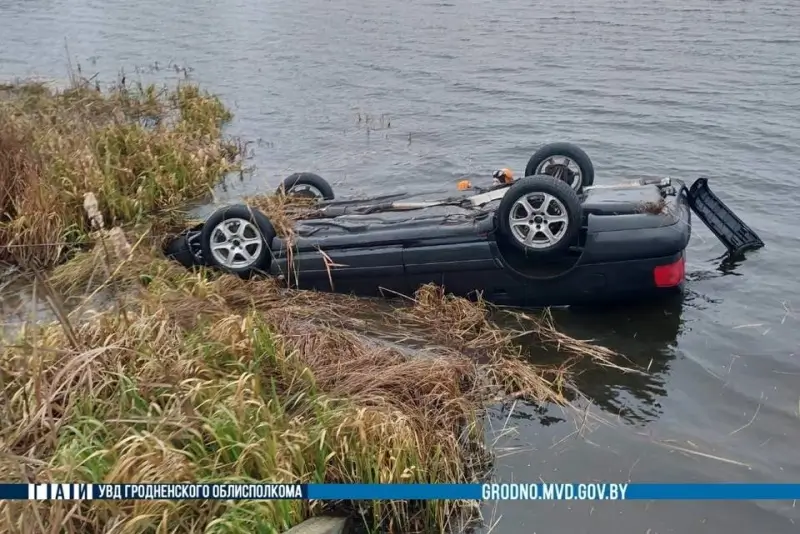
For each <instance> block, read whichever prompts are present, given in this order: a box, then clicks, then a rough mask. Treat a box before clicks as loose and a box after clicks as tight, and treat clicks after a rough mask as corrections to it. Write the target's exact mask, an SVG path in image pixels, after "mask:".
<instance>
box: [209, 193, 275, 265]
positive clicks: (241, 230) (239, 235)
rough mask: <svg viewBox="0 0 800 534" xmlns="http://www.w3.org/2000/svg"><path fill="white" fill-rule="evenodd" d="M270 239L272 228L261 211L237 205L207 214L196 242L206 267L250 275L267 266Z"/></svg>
mask: <svg viewBox="0 0 800 534" xmlns="http://www.w3.org/2000/svg"><path fill="white" fill-rule="evenodd" d="M274 238H275V229H274V228H273V226H272V223H270V221H269V219H267V217H266V216H265V215H264V214H263V213H261V212H260V211H258V210H256V209H253V208H251V207H249V206H245V205H241V204H239V205H234V206H228V207H225V208H222V209H219V210H217V211H215V212H214V213H212V214H211V216H210V217H209V218H208V220H207V221H206V222H205V224H204V225H203V231H202V233H201V234H200V245H201V247H202V250H203V259H204V260H205V261H206V262H207V263H208V264H209V265H210V266H212V267H216V268H218V269H220V270H222V271H225V272H228V273H231V274H235V275H238V276H241V277H243V278H250V277H251V276H252V275H254V274H256V273H264V272H266V271H267V270H268V269H269V266H270V263H271V262H272V251H271V250H270V245H271V244H272V240H273V239H274Z"/></svg>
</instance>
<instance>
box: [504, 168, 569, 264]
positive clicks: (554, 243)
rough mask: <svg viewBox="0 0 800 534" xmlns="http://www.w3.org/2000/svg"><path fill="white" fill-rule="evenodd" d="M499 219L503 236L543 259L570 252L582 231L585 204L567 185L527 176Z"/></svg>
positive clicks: (506, 199)
mask: <svg viewBox="0 0 800 534" xmlns="http://www.w3.org/2000/svg"><path fill="white" fill-rule="evenodd" d="M496 216H497V217H498V224H499V227H500V232H501V234H502V235H503V236H504V237H506V238H507V239H508V240H509V241H511V244H512V245H513V246H515V247H516V248H518V249H520V250H522V251H524V252H526V253H528V254H536V255H540V256H545V255H550V254H553V253H557V252H562V251H565V250H567V249H568V248H569V247H570V245H572V244H573V243H574V242H575V241H576V239H577V237H578V234H579V233H580V230H581V216H582V215H581V202H580V198H579V197H578V194H577V193H576V192H575V191H574V190H573V189H572V188H571V187H570V186H569V185H567V184H566V183H565V182H564V181H562V180H559V179H558V178H554V177H552V176H548V175H537V176H526V177H525V178H521V179H519V180H517V181H516V182H515V183H514V185H512V186H511V187H510V188H509V189H508V191H507V192H506V194H505V196H503V200H502V201H501V202H500V205H499V206H498V208H497V212H496Z"/></svg>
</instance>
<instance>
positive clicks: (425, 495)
mask: <svg viewBox="0 0 800 534" xmlns="http://www.w3.org/2000/svg"><path fill="white" fill-rule="evenodd" d="M189 499H203V500H219V499H224V500H228V499H231V500H274V499H295V500H302V499H314V500H426V501H427V500H478V501H506V500H532V501H537V500H538V501H562V500H582V501H609V500H610V501H621V500H628V501H630V500H688V501H696V500H781V501H791V500H796V499H800V484H747V483H723V484H656V483H649V484H625V483H612V482H600V483H558V482H555V483H530V484H523V483H517V484H503V483H497V484H268V483H264V484H208V483H200V484H81V483H78V484H0V500H189Z"/></svg>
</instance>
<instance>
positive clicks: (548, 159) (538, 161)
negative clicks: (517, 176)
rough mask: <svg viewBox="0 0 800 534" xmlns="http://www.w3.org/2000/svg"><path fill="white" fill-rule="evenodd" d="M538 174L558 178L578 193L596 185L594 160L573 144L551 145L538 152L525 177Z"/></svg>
mask: <svg viewBox="0 0 800 534" xmlns="http://www.w3.org/2000/svg"><path fill="white" fill-rule="evenodd" d="M537 174H547V175H549V176H553V177H555V178H558V179H559V180H561V181H562V182H564V183H566V184H568V185H569V186H570V187H571V188H572V190H573V191H575V192H577V193H580V192H581V191H583V188H584V187H588V186H590V185H592V184H594V166H593V165H592V160H591V159H589V155H588V154H587V153H586V152H584V151H583V150H582V149H581V148H580V147H578V146H577V145H573V144H572V143H551V144H549V145H545V146H543V147H542V148H540V149H539V150H537V151H536V153H534V154H533V156H531V159H529V160H528V165H527V166H526V167H525V176H534V175H537Z"/></svg>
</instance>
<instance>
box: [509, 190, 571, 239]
mask: <svg viewBox="0 0 800 534" xmlns="http://www.w3.org/2000/svg"><path fill="white" fill-rule="evenodd" d="M508 223H509V227H510V228H511V234H512V235H513V236H514V239H516V240H517V241H518V242H519V243H521V244H522V245H524V246H526V247H528V248H534V249H542V248H549V247H551V246H553V245H555V244H556V243H558V242H559V241H561V239H563V238H564V235H565V234H566V233H567V228H568V227H569V220H568V219H567V208H566V207H565V206H564V203H563V202H561V201H560V200H559V199H557V198H556V197H554V196H553V195H550V194H548V193H542V192H536V193H529V194H527V195H525V196H523V197H521V198H519V199H517V201H516V202H514V204H513V205H512V206H511V212H510V213H509V215H508Z"/></svg>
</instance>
